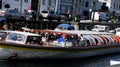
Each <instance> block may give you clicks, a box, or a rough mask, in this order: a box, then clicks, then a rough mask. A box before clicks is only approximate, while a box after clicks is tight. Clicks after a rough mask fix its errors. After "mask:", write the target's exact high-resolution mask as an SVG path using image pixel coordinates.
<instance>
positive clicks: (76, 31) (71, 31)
mask: <svg viewBox="0 0 120 67" xmlns="http://www.w3.org/2000/svg"><path fill="white" fill-rule="evenodd" d="M55 32H64V33H71V34H78V35H80V34H85V35H95V34H99V35H108V34H113V33H108V32H96V31H88V30H63V31H62V30H56V31H55Z"/></svg>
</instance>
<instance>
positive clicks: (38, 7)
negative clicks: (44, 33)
mask: <svg viewBox="0 0 120 67" xmlns="http://www.w3.org/2000/svg"><path fill="white" fill-rule="evenodd" d="M40 3H41V0H38V6H37V15H36V17H37V18H36V20H39V13H40Z"/></svg>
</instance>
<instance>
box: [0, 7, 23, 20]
mask: <svg viewBox="0 0 120 67" xmlns="http://www.w3.org/2000/svg"><path fill="white" fill-rule="evenodd" d="M0 16H3V17H5V18H11V19H25V16H24V15H23V14H20V13H19V12H18V11H16V10H15V9H3V10H0Z"/></svg>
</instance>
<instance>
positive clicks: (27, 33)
mask: <svg viewBox="0 0 120 67" xmlns="http://www.w3.org/2000/svg"><path fill="white" fill-rule="evenodd" d="M0 32H10V33H16V34H22V35H26V36H40V35H38V34H34V33H29V32H21V31H2V30H1V31H0Z"/></svg>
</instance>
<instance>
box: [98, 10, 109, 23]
mask: <svg viewBox="0 0 120 67" xmlns="http://www.w3.org/2000/svg"><path fill="white" fill-rule="evenodd" d="M99 21H100V22H101V21H106V22H108V21H109V15H108V14H107V13H103V12H101V13H100V16H99Z"/></svg>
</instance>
